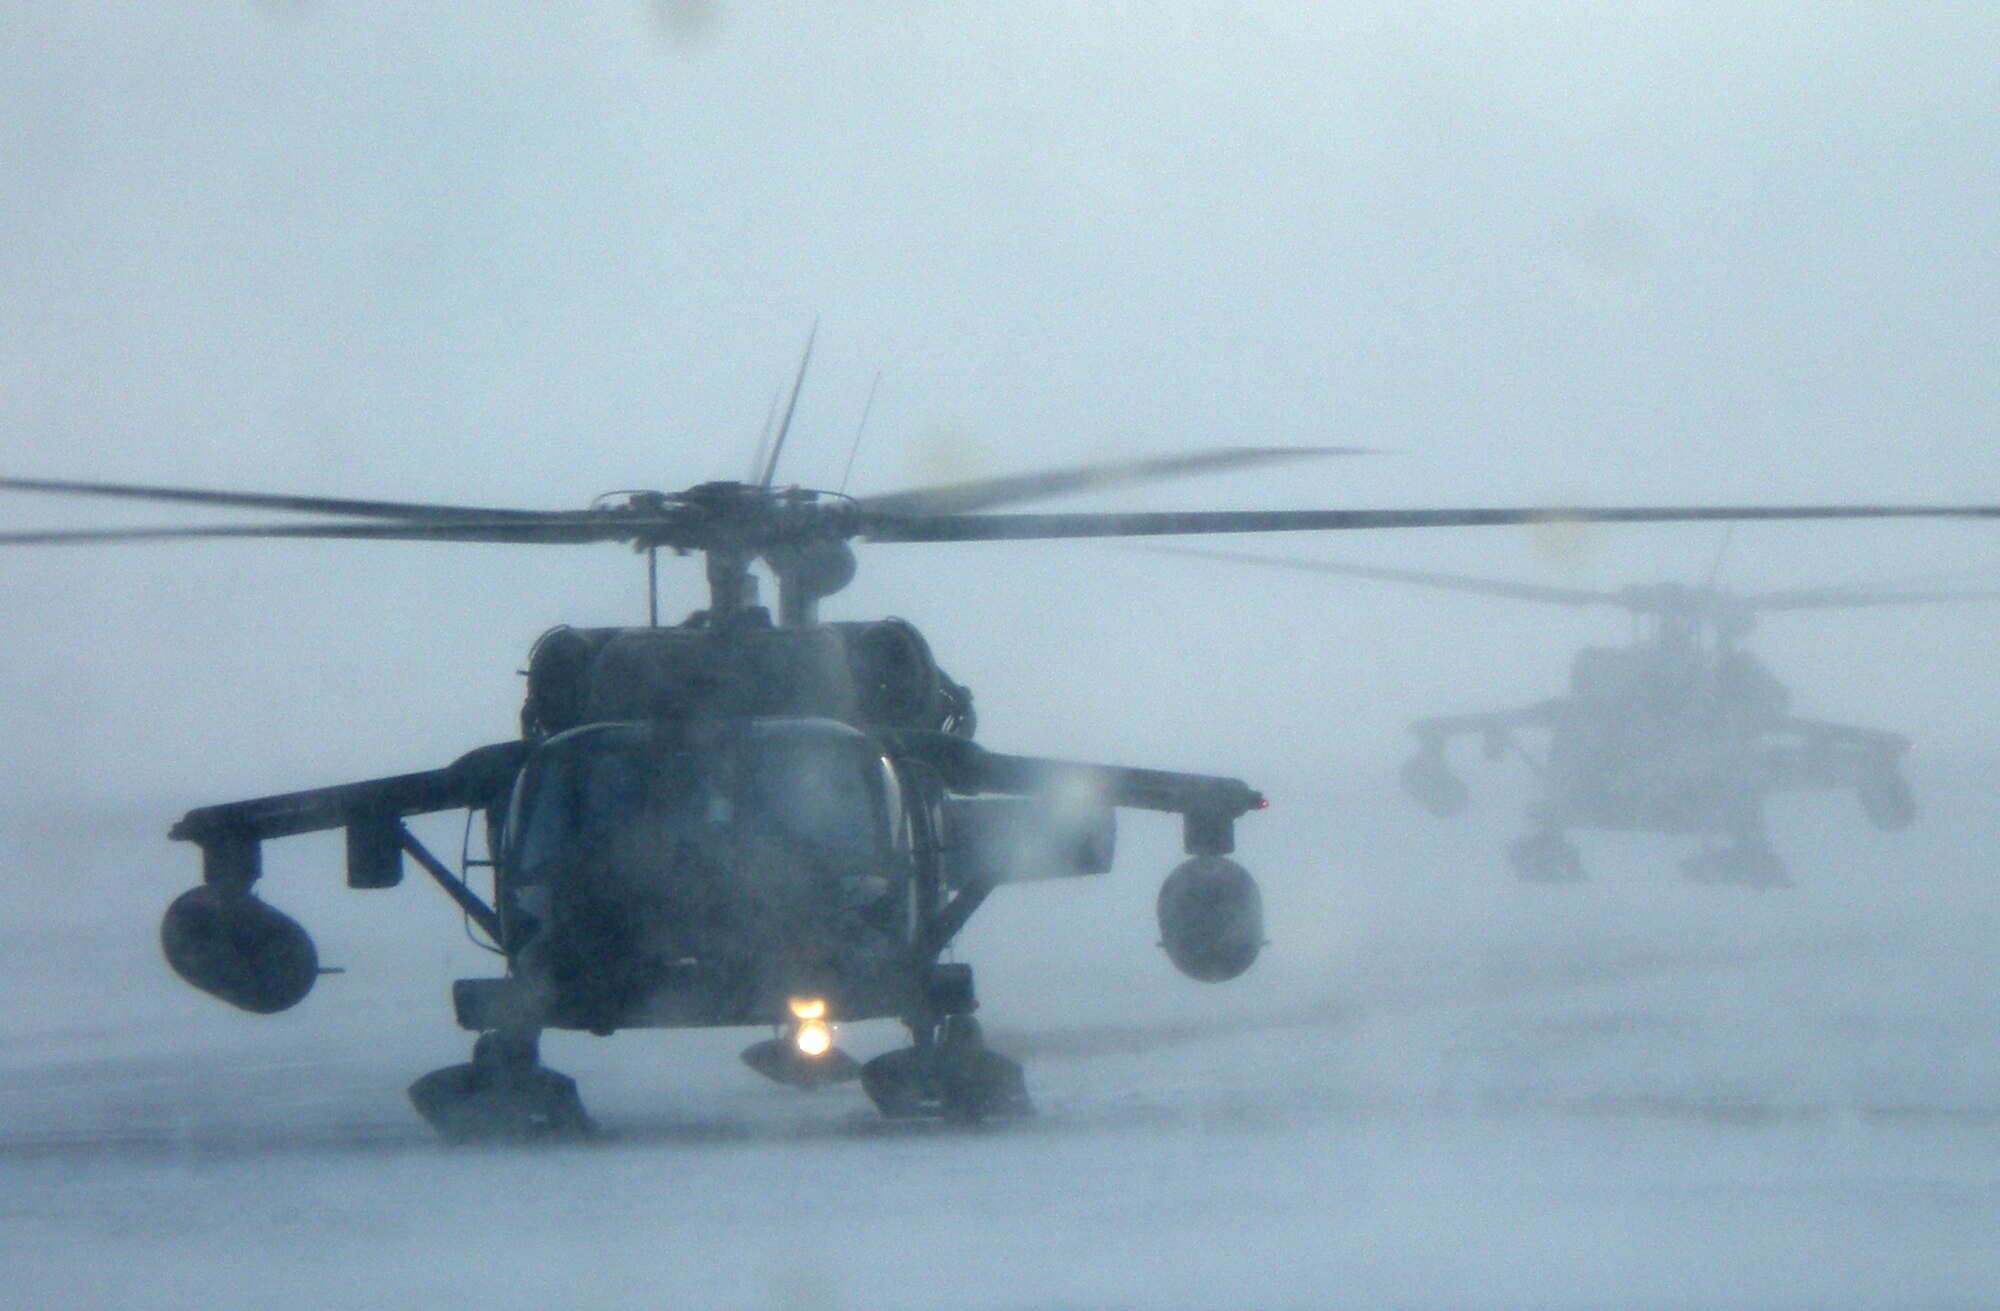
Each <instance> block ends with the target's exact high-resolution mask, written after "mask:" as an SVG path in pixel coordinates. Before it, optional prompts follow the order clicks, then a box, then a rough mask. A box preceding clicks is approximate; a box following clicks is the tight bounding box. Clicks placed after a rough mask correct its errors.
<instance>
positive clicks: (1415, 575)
mask: <svg viewBox="0 0 2000 1311" xmlns="http://www.w3.org/2000/svg"><path fill="white" fill-rule="evenodd" d="M1142 549H1148V550H1152V551H1153V552H1154V554H1156V555H1173V556H1180V557H1184V558H1192V559H1201V560H1223V561H1227V562H1228V563H1231V564H1249V565H1264V566H1266V567H1268V568H1272V569H1293V570H1297V571H1299V572H1301V573H1314V574H1333V575H1336V576H1338V577H1342V578H1368V579H1374V580H1376V581H1378V582H1385V583H1409V584H1411V585H1413V586H1416V587H1430V588H1435V589H1437V590H1439V591H1444V592H1470V593H1472V594H1473V595H1475V596H1504V597H1507V598H1509V599H1511V600H1516V601H1546V602H1548V603H1550V604H1552V605H1618V604H1619V603H1620V598H1619V596H1618V594H1617V593H1616V592H1600V591H1594V590H1592V589H1590V588H1584V587H1544V586H1542V585H1540V584H1538V583H1510V582H1507V581H1505V580H1502V579H1498V578H1474V577H1471V576H1469V575H1466V574H1442V573H1433V572H1431V571H1429V570H1424V569H1386V568H1382V567H1380V566H1376V565H1362V564H1335V563H1334V562H1332V561H1330V560H1300V559H1279V558H1276V557H1273V556H1268V555H1251V554H1249V553H1247V552H1242V551H1203V550H1196V549H1193V548H1185V547H1175V548H1166V547H1160V548H1142Z"/></svg>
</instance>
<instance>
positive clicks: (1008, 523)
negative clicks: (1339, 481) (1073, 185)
mask: <svg viewBox="0 0 2000 1311" xmlns="http://www.w3.org/2000/svg"><path fill="white" fill-rule="evenodd" d="M859 518H860V522H859V524H858V525H857V527H858V529H859V532H860V535H861V536H862V537H865V538H867V539H868V540H870V541H876V542H1001V541H1012V542H1026V541H1052V540H1056V539H1062V538H1081V537H1172V536H1178V535H1182V534H1195V533H1288V532H1327V531H1358V530H1362V529H1380V528H1482V527H1504V526H1507V525H1524V524H1546V523H1726V522H1729V521H1731V520H1750V521H1757V520H1789V519H2000V505H1798V506H1768V505H1764V506H1754V505H1753V506H1659V507H1653V506H1614V507H1598V508H1571V507H1563V508H1543V509H1504V510H1485V509H1466V510H1190V511H1178V512H1177V511H1158V512H1150V513H1149V512H1138V513H1125V514H993V515H980V514H959V515H952V514H943V515H908V516H897V515H882V514H876V513H871V512H866V511H864V512H863V513H862V514H861V515H860V516H859Z"/></svg>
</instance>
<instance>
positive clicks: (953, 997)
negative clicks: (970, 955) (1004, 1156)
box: [861, 965, 1035, 1122]
mask: <svg viewBox="0 0 2000 1311" xmlns="http://www.w3.org/2000/svg"><path fill="white" fill-rule="evenodd" d="M928 991H929V1002H930V1005H929V1007H928V1008H927V1013H925V1014H922V1015H916V1016H907V1017H905V1018H904V1020H903V1023H904V1024H905V1025H907V1026H908V1027H909V1030H910V1041H911V1045H910V1046H908V1047H905V1048H903V1049H902V1050H901V1051H893V1052H888V1053H885V1054H884V1055H881V1056H877V1057H876V1058H875V1059H874V1060H872V1061H870V1062H868V1063H867V1064H866V1065H864V1066H862V1067H861V1087H862V1090H863V1091H865V1092H866V1093H867V1094H868V1100H869V1101H871V1102H874V1103H875V1109H876V1110H878V1111H880V1112H881V1113H882V1117H883V1118H884V1119H887V1120H956V1121H960V1122H972V1121H978V1120H991V1119H1007V1118H1014V1117H1019V1116H1024V1115H1033V1114H1034V1113H1035V1107H1034V1103H1032V1102H1030V1101H1029V1100H1028V1084H1027V1079H1026V1078H1025V1077H1024V1076H1023V1075H1022V1072H1021V1066H1020V1064H1019V1063H1018V1062H1016V1061H1011V1060H1009V1059H1008V1058H1006V1057H1005V1056H1002V1055H1001V1054H1000V1053H999V1052H996V1051H994V1050H993V1049H992V1048H990V1047H988V1046H987V1045H986V1039H985V1037H984V1036H983V1035H982V1034H981V1033H980V1031H979V1021H978V1020H975V1019H973V1018H972V1012H973V1010H974V1008H976V1007H977V1006H978V1002H976V1001H975V1000H973V995H972V971H971V969H970V968H968V967H966V966H964V965H940V966H937V967H935V969H934V972H933V976H932V980H931V985H930V988H929V990H928Z"/></svg>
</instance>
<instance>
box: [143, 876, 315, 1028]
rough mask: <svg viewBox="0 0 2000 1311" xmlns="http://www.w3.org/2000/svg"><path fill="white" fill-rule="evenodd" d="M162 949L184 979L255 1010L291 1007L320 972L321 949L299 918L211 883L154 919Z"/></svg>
mask: <svg viewBox="0 0 2000 1311" xmlns="http://www.w3.org/2000/svg"><path fill="white" fill-rule="evenodd" d="M160 950H161V952H162V953H163V954H165V956H166V958H167V964H168V965H171V966H172V967H173V971H174V973H176V974H178V975H180V976H181V978H182V979H183V980H185V981H186V982H187V983H189V984H190V985H192V986H194V987H196V988H199V989H201V990H202V991H203V992H205V993H207V994H209V995H210V996H211V997H218V998H220V999H221V1000H223V1001H226V1002H228V1003H229V1004H230V1005H231V1006H235V1007H237V1008H239V1009H241V1010H246V1011H250V1012H252V1013H253V1014H257V1015H274V1014H276V1013H277V1012H279V1011H284V1010H290V1009H291V1008H292V1007H294V1006H296V1005H298V1004H299V1003H300V1002H302V1001H304V1000H305V998H306V994H307V993H309V992H311V991H312V986H313V983H314V981H315V980H316V979H318V977H319V952H318V951H317V950H316V949H315V948H314V947H313V941H312V938H311V936H309V935H308V934H307V933H306V931H305V929H304V928H302V927H300V925H299V922H298V921H297V920H295V919H293V918H292V917H291V916H289V915H287V914H285V913H284V912H282V911H279V910H274V909H273V908H272V907H271V906H269V905H267V904H266V903H264V902H263V901H261V900H259V899H258V898H256V897H254V896H252V895H251V894H250V893H248V892H237V891H225V890H224V889H222V888H219V887H216V886H214V885H203V886H202V887H199V888H191V889H189V890H188V891H186V892H183V893H182V894H181V895H180V896H178V897H176V898H174V902H173V904H172V905H170V906H168V907H167V913H166V915H165V917H163V918H162V919H161V921H160Z"/></svg>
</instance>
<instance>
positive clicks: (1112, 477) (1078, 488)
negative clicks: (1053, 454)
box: [856, 446, 1375, 515]
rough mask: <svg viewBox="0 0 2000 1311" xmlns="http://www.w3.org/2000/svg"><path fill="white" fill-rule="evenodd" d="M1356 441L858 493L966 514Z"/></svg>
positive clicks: (866, 500) (877, 504) (878, 506)
mask: <svg viewBox="0 0 2000 1311" xmlns="http://www.w3.org/2000/svg"><path fill="white" fill-rule="evenodd" d="M1373 454H1375V452H1374V451H1371V450H1368V449H1366V448H1364V447H1359V446H1229V447H1223V448H1220V449H1217V450H1210V451H1189V452H1187V453H1186V454H1184V455H1161V456H1155V457H1152V458H1149V459H1141V460H1119V461H1114V462H1110V463H1105V464H1079V465H1074V466H1071V467H1069V468H1063V469H1046V470H1042V471H1040V472H1037V473H1022V474H1013V475H1010V476H1007V477H1002V478H981V479H976V480H974V481H971V482H962V483H945V484H942V485H940V486H937V487H918V488H913V489H912V490H910V491H904V492H885V493H883V494H881V495H879V496H863V497H860V498H858V499H857V501H856V504H858V505H859V506H860V507H861V508H862V509H863V510H866V511H870V512H874V513H879V514H899V515H935V514H969V513H971V512H972V511H975V510H991V509H995V508H998V507H999V506H1003V505H1018V504H1020V503H1021V502H1023V501H1039V500H1042V499H1044V498H1045V497H1050V496H1065V495H1068V494H1070V493H1072V492H1089V491H1098V490H1101V489H1103V488H1107V487H1130V486H1132V485H1134V484H1137V483H1148V482H1161V481H1164V480H1166V479H1168V478H1182V477H1186V476H1188V475H1190V474H1197V473H1215V472H1219V471H1221V470H1224V469H1247V468H1250V467H1252V466H1254V465H1259V464H1277V463H1281V462H1283V461H1286V460H1310V459H1320V458H1325V457H1328V456H1336V455H1373Z"/></svg>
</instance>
